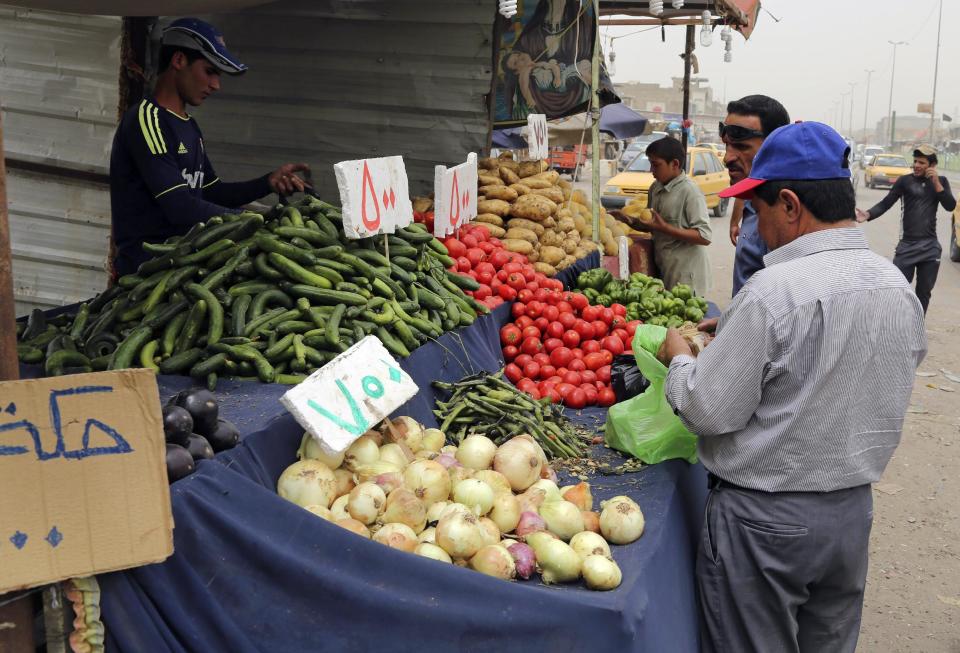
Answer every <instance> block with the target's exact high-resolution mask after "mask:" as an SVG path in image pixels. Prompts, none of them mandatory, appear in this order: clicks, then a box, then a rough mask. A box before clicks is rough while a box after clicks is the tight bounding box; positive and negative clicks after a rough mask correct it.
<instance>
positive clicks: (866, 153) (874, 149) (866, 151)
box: [860, 145, 883, 170]
mask: <svg viewBox="0 0 960 653" xmlns="http://www.w3.org/2000/svg"><path fill="white" fill-rule="evenodd" d="M882 153H883V148H882V147H880V146H879V145H867V146H866V147H864V148H863V153H862V155H861V156H860V169H861V170H863V169H866V167H867V164H869V163H870V159H872V158H873V157H875V156H877V155H878V154H882Z"/></svg>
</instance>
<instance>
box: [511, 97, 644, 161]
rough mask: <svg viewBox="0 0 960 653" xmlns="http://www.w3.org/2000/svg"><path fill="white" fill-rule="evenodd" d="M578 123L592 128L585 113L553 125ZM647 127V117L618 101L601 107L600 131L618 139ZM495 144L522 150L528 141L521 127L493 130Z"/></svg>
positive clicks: (579, 126)
mask: <svg viewBox="0 0 960 653" xmlns="http://www.w3.org/2000/svg"><path fill="white" fill-rule="evenodd" d="M553 124H559V125H563V126H566V125H576V126H577V128H578V129H580V128H582V129H585V130H589V129H590V122H589V121H588V120H584V117H583V114H580V115H577V116H571V117H569V118H564V119H563V120H561V121H557V123H554V122H551V125H553ZM646 128H647V119H646V118H644V117H643V116H641V115H640V114H639V113H637V112H636V111H634V110H633V109H631V108H630V107H628V106H627V105H625V104H623V103H622V102H617V103H615V104H608V105H606V106H604V107H603V108H602V109H600V131H602V132H604V133H606V134H610V135H611V136H613V137H614V138H616V139H617V140H624V139H628V138H633V137H634V136H639V135H640V134H642V133H643V132H644V131H645V130H646ZM493 146H494V147H499V148H501V149H506V150H522V149H524V148H526V147H527V141H526V140H525V139H524V138H523V136H522V135H521V128H520V127H511V128H507V129H494V130H493Z"/></svg>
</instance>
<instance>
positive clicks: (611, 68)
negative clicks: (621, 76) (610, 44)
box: [607, 50, 617, 77]
mask: <svg viewBox="0 0 960 653" xmlns="http://www.w3.org/2000/svg"><path fill="white" fill-rule="evenodd" d="M609 59H610V65H609V66H607V72H608V73H609V74H610V76H611V77H612V76H613V75H616V74H617V66H616V61H617V53H616V52H614V51H613V50H610V55H609Z"/></svg>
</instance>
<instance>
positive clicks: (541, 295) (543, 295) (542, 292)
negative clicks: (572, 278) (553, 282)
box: [533, 288, 550, 302]
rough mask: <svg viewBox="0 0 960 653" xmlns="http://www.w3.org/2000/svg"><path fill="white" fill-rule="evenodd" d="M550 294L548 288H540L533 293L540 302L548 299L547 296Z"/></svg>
mask: <svg viewBox="0 0 960 653" xmlns="http://www.w3.org/2000/svg"><path fill="white" fill-rule="evenodd" d="M549 296H550V291H549V290H547V289H546V288H538V289H537V291H536V292H535V293H533V298H534V299H536V300H537V301H538V302H545V301H547V297H549Z"/></svg>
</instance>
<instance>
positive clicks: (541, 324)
mask: <svg viewBox="0 0 960 653" xmlns="http://www.w3.org/2000/svg"><path fill="white" fill-rule="evenodd" d="M533 323H534V324H535V325H536V326H537V328H538V329H540V332H541V333H543V332H544V331H546V330H547V327H548V326H550V322H549V320H547V318H545V317H538V318H537V319H535V320H534V321H533Z"/></svg>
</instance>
